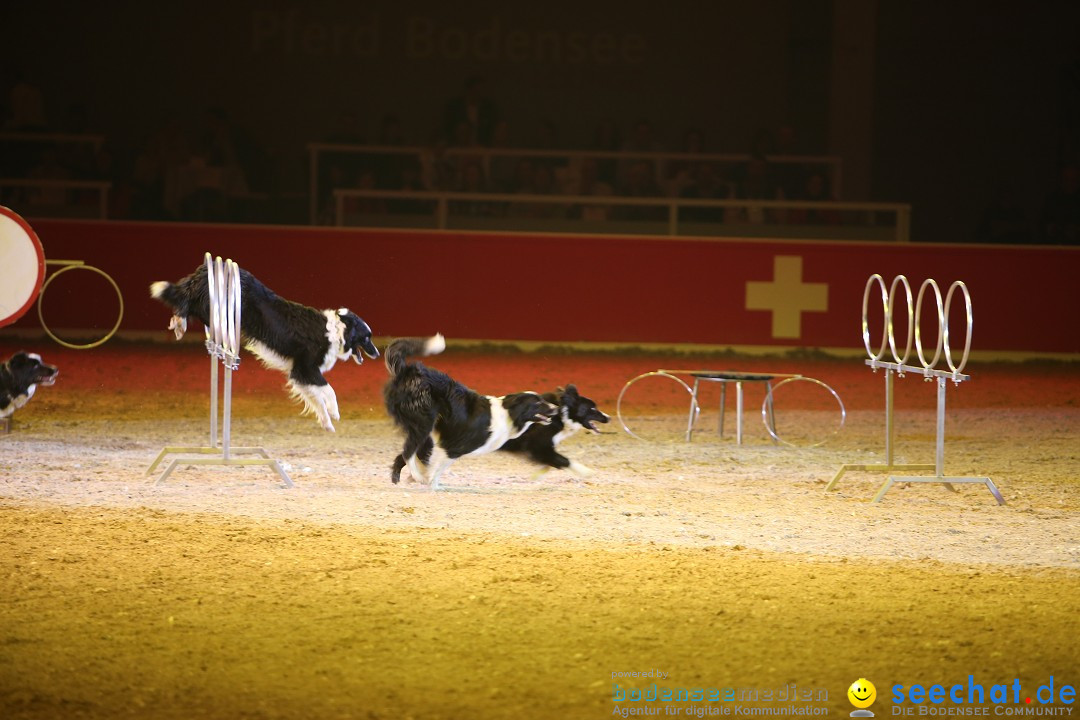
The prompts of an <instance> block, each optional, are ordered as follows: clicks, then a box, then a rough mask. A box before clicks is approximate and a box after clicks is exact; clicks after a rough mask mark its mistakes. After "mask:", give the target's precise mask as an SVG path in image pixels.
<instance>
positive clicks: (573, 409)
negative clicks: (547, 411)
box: [499, 385, 611, 479]
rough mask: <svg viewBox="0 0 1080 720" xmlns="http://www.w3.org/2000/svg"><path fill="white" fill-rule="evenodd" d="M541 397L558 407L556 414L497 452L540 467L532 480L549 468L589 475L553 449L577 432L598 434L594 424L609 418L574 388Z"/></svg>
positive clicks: (559, 389) (589, 473) (581, 467)
mask: <svg viewBox="0 0 1080 720" xmlns="http://www.w3.org/2000/svg"><path fill="white" fill-rule="evenodd" d="M541 397H542V398H544V400H546V401H547V402H549V403H551V404H552V405H555V406H556V407H558V408H559V414H558V415H556V416H555V417H554V418H553V419H552V420H551V422H550V423H548V424H546V425H533V426H532V427H530V428H529V429H528V430H526V431H525V432H524V433H523V434H522V435H520V436H519V437H516V438H514V439H512V440H507V441H506V443H505V444H504V445H503V446H502V447H501V448H499V449H500V450H506V451H508V452H515V453H521V454H523V455H527V456H528V457H529V459H530V460H532V461H533V462H536V463H539V464H541V465H543V466H544V467H543V468H542V469H541V470H540V471H539V472H538V473H536V475H534V476H533V479H539V478H541V477H543V476H544V474H545V473H547V472H548V471H549V470H551V469H552V468H556V469H558V468H569V470H570V472H572V473H574V474H575V475H577V476H578V477H588V476H590V475H592V472H593V471H592V470H590V469H589V468H588V467H586V466H585V465H582V464H581V463H579V462H578V461H577V460H571V459H570V458H568V457H566V456H565V455H562V454H561V453H559V451H558V450H556V447H557V446H558V445H559V443H561V442H562V441H563V440H566V439H567V438H568V437H570V436H571V435H573V434H574V433H576V432H577V431H579V430H588V431H590V432H594V433H599V432H600V430H598V429H597V427H596V423H606V422H608V421H610V420H611V418H610V417H609V416H608V415H607V414H606V413H604V412H602V411H601V410H600V408H598V407H597V406H596V403H595V402H593V401H592V400H591V399H589V398H587V397H585V396H584V395H581V394H580V393H579V392H578V389H577V387H576V386H574V385H567V386H566V387H565V388H558V389H557V390H555V392H550V393H544V394H543V395H541Z"/></svg>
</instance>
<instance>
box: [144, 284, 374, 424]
mask: <svg viewBox="0 0 1080 720" xmlns="http://www.w3.org/2000/svg"><path fill="white" fill-rule="evenodd" d="M150 295H151V296H152V297H154V298H156V299H158V300H160V301H161V302H163V303H165V304H166V305H168V306H169V307H170V308H172V311H173V317H172V320H171V321H170V322H169V329H170V330H172V331H173V332H174V333H176V339H177V340H179V339H180V338H181V337H183V335H184V333H185V332H186V331H187V321H188V318H192V317H193V318H196V319H197V320H199V321H200V322H202V324H203V325H206V324H207V320H208V318H209V317H210V295H209V292H208V291H207V284H206V266H205V265H201V266H199V269H197V270H196V271H195V272H193V273H191V274H190V275H188V276H187V277H185V278H184V279H182V280H179V281H178V282H175V283H170V282H164V281H159V282H155V283H154V284H152V285H151V286H150ZM240 305H241V308H242V312H241V313H240V329H241V332H242V335H243V338H244V347H245V348H247V349H248V351H250V352H251V353H252V354H253V355H255V357H257V358H259V360H260V361H261V362H262V364H263V365H265V366H266V367H268V368H272V369H274V370H280V371H281V372H283V373H285V375H286V376H288V378H289V380H288V383H287V386H288V388H289V390H290V393H291V395H292V397H293V398H294V399H296V400H299V401H300V402H302V403H303V404H304V413H305V414H306V413H308V412H311V413H314V414H315V417H316V418H318V420H319V424H320V425H322V426H323V428H325V429H326V430H330V431H333V430H334V425H333V423H332V422H331V419H333V420H339V419H340V417H341V416H340V413H339V411H338V403H337V395H336V394H335V393H334V388H332V387H330V384H329V383H327V382H326V378H325V377H323V373H325V372H328V371H329V370H330V368H332V367H334V363H335V362H337V361H338V360H348V359H349V358H350V357H351V358H352V359H353V360H354V361H355V362H356V363H357V364H360V363H363V362H364V357H363V355H361V351H363V353H364V355H367V356H368V357H369V358H372V359H374V358H377V357H379V351H378V349H377V348H376V347H375V345H374V343H372V342H371V328H370V327H369V326H368V324H367V323H366V322H364V321H363V320H361V319H360V318H359V317H358V316H357V315H356V313H354V312H351V311H350V310H349V309H348V308H340V309H339V310H317V309H315V308H312V307H308V306H307V305H301V304H300V303H295V302H292V301H290V300H286V299H284V298H282V297H279V296H278V295H276V294H275V293H274V291H273V290H271V289H270V288H268V287H266V286H265V285H263V284H262V283H261V282H260V281H259V280H258V279H257V278H256V277H255V276H254V275H252V274H251V273H250V272H248V271H247V270H244V269H242V268H241V270H240Z"/></svg>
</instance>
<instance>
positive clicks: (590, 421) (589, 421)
mask: <svg viewBox="0 0 1080 720" xmlns="http://www.w3.org/2000/svg"><path fill="white" fill-rule="evenodd" d="M594 420H598V421H600V422H602V423H606V422H608V421H609V420H611V418H610V417H608V416H607V415H604V416H603V417H598V418H586V420H585V422H584V423H583V424H584V425H585V429H586V430H588V431H589V432H594V433H596V434H597V435H599V434H600V428H598V427H596V425H594V424H593V421H594Z"/></svg>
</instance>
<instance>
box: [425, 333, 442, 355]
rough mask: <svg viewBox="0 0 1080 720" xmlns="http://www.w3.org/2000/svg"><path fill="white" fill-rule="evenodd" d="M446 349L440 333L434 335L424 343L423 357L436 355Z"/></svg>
mask: <svg viewBox="0 0 1080 720" xmlns="http://www.w3.org/2000/svg"><path fill="white" fill-rule="evenodd" d="M445 349H446V338H444V337H443V336H442V333H435V334H434V335H432V336H431V337H429V338H428V339H427V342H426V343H424V354H425V355H438V354H439V353H441V352H442V351H443V350H445Z"/></svg>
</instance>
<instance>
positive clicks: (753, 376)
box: [659, 370, 802, 382]
mask: <svg viewBox="0 0 1080 720" xmlns="http://www.w3.org/2000/svg"><path fill="white" fill-rule="evenodd" d="M659 372H663V373H669V374H671V375H689V376H691V377H695V378H700V379H702V380H730V381H732V382H768V381H769V380H773V379H775V378H791V377H802V375H797V374H796V375H792V374H790V373H762V372H741V371H738V370H660V371H659Z"/></svg>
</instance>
